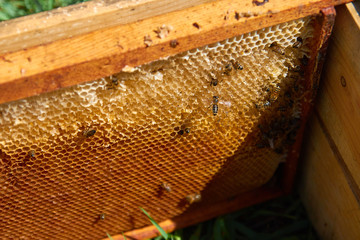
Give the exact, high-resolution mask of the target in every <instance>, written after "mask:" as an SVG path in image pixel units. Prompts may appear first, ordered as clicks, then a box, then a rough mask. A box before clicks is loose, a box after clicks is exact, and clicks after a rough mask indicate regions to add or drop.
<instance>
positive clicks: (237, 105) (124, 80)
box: [0, 17, 314, 239]
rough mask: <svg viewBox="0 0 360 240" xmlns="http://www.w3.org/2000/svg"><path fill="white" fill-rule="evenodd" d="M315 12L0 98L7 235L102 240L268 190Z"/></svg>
mask: <svg viewBox="0 0 360 240" xmlns="http://www.w3.org/2000/svg"><path fill="white" fill-rule="evenodd" d="M312 19H313V18H311V17H308V18H304V19H299V20H295V21H291V22H287V23H283V24H280V25H276V26H273V27H269V28H264V29H261V30H258V31H254V32H251V33H247V34H244V35H241V36H236V37H234V38H231V39H227V40H225V41H222V42H218V43H214V44H211V45H208V46H204V47H201V48H197V49H193V50H190V51H187V52H184V53H180V54H177V55H175V56H171V57H168V58H166V59H161V60H158V61H155V62H152V63H149V64H145V65H143V66H138V67H136V68H134V69H133V70H134V71H132V72H120V73H117V74H114V75H112V76H109V77H106V78H102V79H98V80H95V81H92V82H89V83H85V84H81V85H77V86H74V87H70V88H65V89H61V90H58V91H54V92H51V93H46V94H41V95H39V96H34V97H30V98H27V99H23V100H19V101H15V102H11V103H6V104H2V105H0V199H1V201H0V216H1V221H0V229H1V231H0V238H2V239H50V238H51V239H70V238H74V239H75V238H76V239H101V238H103V237H105V232H110V233H111V234H115V233H120V232H126V231H129V230H132V229H134V228H140V227H143V226H146V225H148V224H149V223H148V219H147V218H146V217H145V216H144V215H143V213H142V212H141V211H140V210H139V207H143V208H144V209H146V211H148V212H149V213H151V215H152V217H154V218H155V219H156V220H157V221H162V220H165V219H169V218H173V217H175V216H178V215H180V214H182V213H183V212H185V211H186V210H187V209H189V207H190V206H196V204H212V203H215V202H220V201H223V200H225V199H228V198H231V197H234V196H236V195H239V194H240V193H243V192H246V191H250V190H253V189H255V188H258V187H260V186H262V185H264V184H265V183H266V182H268V181H269V179H270V178H271V177H272V176H273V175H274V172H275V171H276V169H277V168H278V165H279V164H280V163H281V162H283V161H285V159H286V156H287V151H288V149H289V147H290V146H291V145H292V144H293V142H294V140H295V137H296V133H297V129H298V127H299V123H300V120H301V101H302V98H303V95H304V90H303V85H304V69H305V66H304V63H306V61H304V60H302V59H305V60H306V59H307V58H308V57H309V51H310V50H309V49H310V42H311V41H312V37H313V31H314V30H313V27H312V22H313V20H312ZM305 65H306V64H305ZM101 216H103V217H101Z"/></svg>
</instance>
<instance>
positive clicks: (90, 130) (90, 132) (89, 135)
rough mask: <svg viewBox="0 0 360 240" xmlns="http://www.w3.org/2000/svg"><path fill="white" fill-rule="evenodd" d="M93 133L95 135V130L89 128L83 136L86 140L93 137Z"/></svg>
mask: <svg viewBox="0 0 360 240" xmlns="http://www.w3.org/2000/svg"><path fill="white" fill-rule="evenodd" d="M95 133H96V130H95V129H92V128H89V129H87V130H85V131H84V132H83V136H84V137H86V138H88V137H92V136H94V134H95Z"/></svg>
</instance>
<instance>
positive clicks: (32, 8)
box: [0, 0, 86, 21]
mask: <svg viewBox="0 0 360 240" xmlns="http://www.w3.org/2000/svg"><path fill="white" fill-rule="evenodd" d="M85 1H86V0H22V1H16V0H0V21H4V20H9V19H12V18H17V17H21V16H25V15H29V14H33V13H38V12H42V11H48V10H51V9H54V8H58V7H65V6H68V5H71V4H75V3H80V2H85Z"/></svg>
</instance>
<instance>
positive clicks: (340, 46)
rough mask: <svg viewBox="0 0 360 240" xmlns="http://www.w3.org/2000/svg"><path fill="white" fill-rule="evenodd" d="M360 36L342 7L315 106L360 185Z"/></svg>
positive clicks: (348, 14) (345, 9)
mask: <svg viewBox="0 0 360 240" xmlns="http://www.w3.org/2000/svg"><path fill="white" fill-rule="evenodd" d="M357 18H359V16H357ZM359 39H360V27H359V26H358V25H357V24H356V22H355V21H354V20H353V16H352V15H351V14H350V12H349V10H348V8H347V7H345V6H341V7H339V8H338V17H337V19H336V25H335V27H334V34H333V36H332V37H331V44H330V47H329V52H328V55H327V62H326V65H325V67H324V70H325V71H324V74H323V85H322V86H321V90H320V91H321V92H320V94H321V95H320V97H319V99H318V100H319V101H318V104H317V106H316V110H317V111H318V113H319V116H320V118H321V119H322V120H323V121H324V125H325V126H326V128H327V129H328V131H329V134H330V135H331V137H332V138H333V139H334V143H335V145H336V146H337V148H338V149H339V152H340V154H341V156H342V158H343V159H344V161H345V163H346V165H347V166H348V168H349V171H350V173H351V174H352V176H353V177H354V179H355V182H356V184H357V186H360V174H359V173H360V161H359V159H360V148H359V142H360V128H359V124H360V85H359V76H360V61H359V56H360V41H359ZM358 197H359V198H360V194H359V196H358Z"/></svg>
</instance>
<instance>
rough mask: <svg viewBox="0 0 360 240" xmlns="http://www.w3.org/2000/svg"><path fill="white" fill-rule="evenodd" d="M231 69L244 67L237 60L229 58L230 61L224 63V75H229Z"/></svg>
mask: <svg viewBox="0 0 360 240" xmlns="http://www.w3.org/2000/svg"><path fill="white" fill-rule="evenodd" d="M233 69H235V70H243V69H244V67H243V66H242V65H241V64H240V63H239V62H237V61H235V60H231V61H230V63H228V64H226V65H225V69H224V72H223V73H224V74H225V75H228V76H229V75H230V73H231V72H232V70H233Z"/></svg>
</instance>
